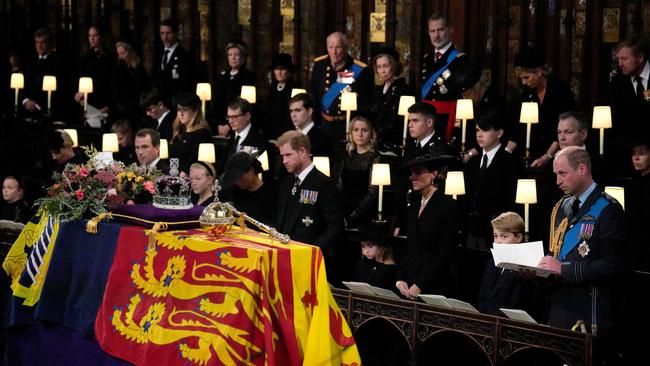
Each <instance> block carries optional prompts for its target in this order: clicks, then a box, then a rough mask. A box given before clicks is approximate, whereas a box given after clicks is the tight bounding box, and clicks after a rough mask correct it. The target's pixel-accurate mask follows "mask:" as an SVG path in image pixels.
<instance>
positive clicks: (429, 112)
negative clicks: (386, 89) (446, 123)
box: [404, 102, 443, 157]
mask: <svg viewBox="0 0 650 366" xmlns="http://www.w3.org/2000/svg"><path fill="white" fill-rule="evenodd" d="M408 113H409V124H408V129H409V136H411V140H410V141H407V143H406V147H405V149H404V157H413V156H415V155H420V154H423V153H425V152H427V151H430V150H431V149H433V147H434V146H435V145H439V144H442V143H443V138H442V136H441V135H440V134H438V133H437V132H436V115H437V113H436V107H434V106H433V105H431V104H428V103H424V102H418V103H415V104H413V105H412V106H411V107H409V109H408Z"/></svg>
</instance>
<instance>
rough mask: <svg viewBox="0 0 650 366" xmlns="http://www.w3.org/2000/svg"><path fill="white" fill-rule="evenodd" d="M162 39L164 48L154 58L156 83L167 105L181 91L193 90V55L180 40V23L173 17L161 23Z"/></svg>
mask: <svg viewBox="0 0 650 366" xmlns="http://www.w3.org/2000/svg"><path fill="white" fill-rule="evenodd" d="M160 40H161V41H162V43H163V46H164V49H163V52H162V53H161V54H159V55H158V57H155V58H154V65H153V66H154V67H153V70H154V75H155V77H154V85H155V86H156V87H157V88H158V90H160V93H161V95H162V96H163V98H164V99H165V104H166V105H171V98H172V97H173V96H174V94H176V93H177V92H179V91H184V92H193V91H194V90H193V88H194V78H193V75H192V68H193V66H194V61H193V60H192V55H191V54H190V53H189V52H188V51H187V50H185V49H184V48H183V46H181V45H180V43H179V42H178V24H177V23H176V22H175V21H174V20H172V19H165V20H163V21H162V22H161V23H160Z"/></svg>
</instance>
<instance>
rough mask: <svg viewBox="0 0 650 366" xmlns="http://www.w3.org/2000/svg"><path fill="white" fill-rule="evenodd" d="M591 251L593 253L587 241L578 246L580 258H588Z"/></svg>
mask: <svg viewBox="0 0 650 366" xmlns="http://www.w3.org/2000/svg"><path fill="white" fill-rule="evenodd" d="M590 251H591V249H590V248H589V245H588V244H587V242H586V241H583V242H582V243H580V245H579V246H578V254H580V256H581V257H582V258H584V257H586V256H587V255H588V254H589V252H590Z"/></svg>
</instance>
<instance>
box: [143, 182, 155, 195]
mask: <svg viewBox="0 0 650 366" xmlns="http://www.w3.org/2000/svg"><path fill="white" fill-rule="evenodd" d="M144 189H146V190H147V192H149V193H151V194H154V193H156V187H155V186H154V184H153V182H152V181H150V180H148V181H146V182H144Z"/></svg>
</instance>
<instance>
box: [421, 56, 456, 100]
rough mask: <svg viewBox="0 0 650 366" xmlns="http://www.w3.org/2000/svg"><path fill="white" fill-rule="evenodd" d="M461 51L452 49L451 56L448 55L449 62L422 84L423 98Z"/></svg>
mask: <svg viewBox="0 0 650 366" xmlns="http://www.w3.org/2000/svg"><path fill="white" fill-rule="evenodd" d="M459 53H460V51H458V50H452V51H451V53H450V54H449V56H447V64H446V65H445V66H443V67H442V68H440V69H439V70H438V71H436V72H435V73H433V75H431V77H430V78H429V79H427V82H426V83H424V85H422V91H421V92H420V93H421V95H422V99H424V98H425V97H426V96H427V94H429V91H430V90H431V87H433V83H434V82H435V81H436V79H437V78H438V76H440V74H442V73H443V72H444V71H445V70H447V68H448V67H449V64H451V62H452V61H454V59H455V58H456V56H458V54H459Z"/></svg>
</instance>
